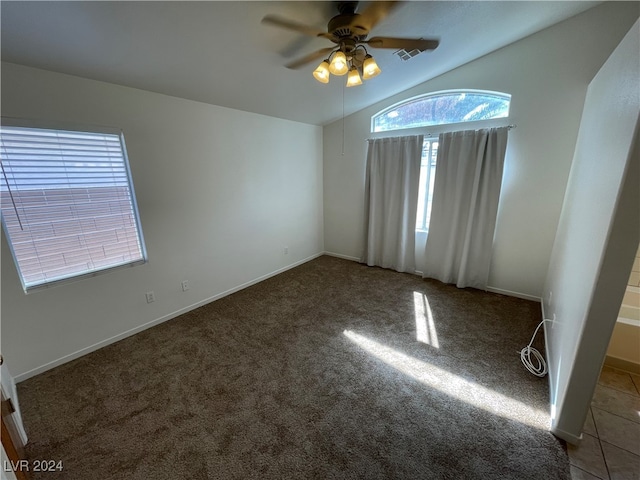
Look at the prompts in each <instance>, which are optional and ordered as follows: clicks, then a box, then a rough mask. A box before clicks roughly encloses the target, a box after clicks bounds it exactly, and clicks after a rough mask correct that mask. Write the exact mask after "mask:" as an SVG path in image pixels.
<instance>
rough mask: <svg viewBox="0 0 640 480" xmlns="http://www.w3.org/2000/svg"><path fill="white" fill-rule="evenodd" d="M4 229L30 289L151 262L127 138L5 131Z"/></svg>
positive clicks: (1, 145) (0, 142) (0, 139)
mask: <svg viewBox="0 0 640 480" xmlns="http://www.w3.org/2000/svg"><path fill="white" fill-rule="evenodd" d="M0 159H1V166H2V178H1V179H0V195H1V197H0V200H1V203H0V206H1V210H2V223H3V226H4V230H5V233H6V236H7V239H8V241H9V244H10V246H11V250H12V253H13V257H14V259H15V262H16V266H17V269H18V273H19V275H20V278H21V280H22V285H23V288H24V290H25V291H29V290H32V289H35V288H38V287H42V286H48V285H50V284H52V283H57V282H60V281H64V280H68V279H71V278H76V277H79V276H84V275H93V274H96V273H98V272H102V271H105V270H108V269H112V268H115V267H120V266H123V265H134V264H139V263H144V262H145V261H146V252H145V247H144V241H143V237H142V230H141V228H140V221H139V218H138V211H137V207H136V202H135V195H134V190H133V184H132V182H131V175H130V171H129V165H128V162H127V155H126V150H125V145H124V137H123V136H122V134H121V133H119V132H118V133H114V132H111V133H104V132H103V133H96V132H85V131H68V130H53V129H44V128H31V127H22V126H16V127H14V126H4V125H3V126H1V127H0Z"/></svg>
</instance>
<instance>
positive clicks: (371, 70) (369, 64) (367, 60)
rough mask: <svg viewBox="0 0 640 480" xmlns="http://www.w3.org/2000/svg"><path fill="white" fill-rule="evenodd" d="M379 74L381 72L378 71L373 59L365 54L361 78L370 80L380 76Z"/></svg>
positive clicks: (378, 68)
mask: <svg viewBox="0 0 640 480" xmlns="http://www.w3.org/2000/svg"><path fill="white" fill-rule="evenodd" d="M380 72H382V70H380V67H379V66H378V64H377V63H376V61H375V60H374V58H373V57H372V56H371V55H369V54H367V56H366V57H364V62H363V64H362V78H364V79H365V80H369V79H370V78H373V77H376V76H378V75H380Z"/></svg>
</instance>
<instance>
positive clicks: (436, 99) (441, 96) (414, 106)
mask: <svg viewBox="0 0 640 480" xmlns="http://www.w3.org/2000/svg"><path fill="white" fill-rule="evenodd" d="M510 103H511V95H509V94H508V93H500V92H488V91H481V90H448V91H444V92H435V93H429V94H426V95H421V96H419V97H414V98H411V99H409V100H405V101H403V102H400V103H396V104H395V105H392V106H390V107H388V108H385V109H384V110H382V111H381V112H378V113H377V114H375V115H374V116H372V117H371V131H372V132H386V131H391V130H401V129H408V128H420V127H429V126H434V125H448V124H455V123H465V122H474V121H479V120H491V119H498V118H506V117H508V116H509V105H510ZM437 156H438V136H437V135H436V136H435V137H433V138H429V137H428V136H425V139H424V144H423V148H422V164H421V166H420V187H419V191H418V212H417V216H416V231H418V232H428V231H429V221H430V219H431V202H432V199H433V185H434V179H435V175H436V159H437Z"/></svg>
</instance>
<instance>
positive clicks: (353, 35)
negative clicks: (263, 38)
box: [262, 1, 440, 87]
mask: <svg viewBox="0 0 640 480" xmlns="http://www.w3.org/2000/svg"><path fill="white" fill-rule="evenodd" d="M358 3H359V2H335V4H336V6H337V8H338V12H339V13H338V15H336V16H335V17H333V18H332V19H331V20H329V23H328V25H327V31H326V32H324V31H319V30H318V29H316V28H314V27H311V26H307V25H304V24H302V23H298V22H296V21H293V20H288V19H286V18H282V17H280V16H277V15H267V16H265V17H264V18H263V19H262V23H265V24H269V25H273V26H275V27H279V28H284V29H286V30H293V31H296V32H299V33H303V34H305V35H310V36H314V37H321V38H326V39H328V40H329V41H331V42H333V43H334V44H335V46H333V47H327V48H322V49H320V50H317V51H315V52H313V53H310V54H308V55H306V56H304V57H301V58H298V59H297V60H294V61H293V62H290V63H288V64H286V65H285V66H286V67H287V68H292V69H297V68H300V67H302V66H304V65H307V64H308V63H310V62H313V61H314V60H317V59H319V58H322V57H325V60H323V61H322V63H320V65H318V67H317V68H316V70H315V71H314V72H313V76H314V77H315V78H316V80H318V81H319V82H321V83H328V82H329V78H330V74H333V75H345V74H347V87H351V86H354V85H360V84H362V79H361V78H360V75H361V74H362V78H363V79H364V80H368V79H370V78H373V77H375V76H376V75H378V74H379V73H380V72H381V70H380V67H378V65H377V64H376V61H375V60H374V59H373V57H372V56H371V55H370V54H369V52H368V51H367V48H366V47H367V46H368V47H370V48H391V49H394V50H401V49H404V50H406V51H407V52H412V51H414V50H418V51H420V52H424V51H425V50H434V49H435V48H436V47H437V46H438V44H439V43H440V42H439V41H438V40H436V39H423V38H398V37H372V38H369V39H367V36H368V35H369V32H370V31H371V30H372V29H373V28H374V27H375V26H376V25H377V24H378V23H379V22H380V21H382V20H383V19H384V18H385V17H386V16H387V15H388V14H389V13H391V12H392V11H393V10H394V9H395V8H397V7H398V6H399V5H400V4H401V3H403V2H400V1H387V2H383V1H372V2H370V3H369V4H368V5H367V6H366V8H365V9H364V10H362V12H360V13H356V9H357V8H358Z"/></svg>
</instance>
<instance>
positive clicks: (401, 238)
mask: <svg viewBox="0 0 640 480" xmlns="http://www.w3.org/2000/svg"><path fill="white" fill-rule="evenodd" d="M368 142H369V145H368V151H367V172H366V184H365V226H364V234H365V239H364V254H363V257H362V262H363V263H366V264H367V265H370V266H374V265H376V266H379V267H384V268H391V269H394V270H396V271H398V272H411V273H413V272H414V271H415V263H416V262H415V229H416V213H417V204H418V185H419V180H420V158H421V155H422V142H423V136H422V135H413V136H407V137H393V138H376V139H371V140H369V141H368Z"/></svg>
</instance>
